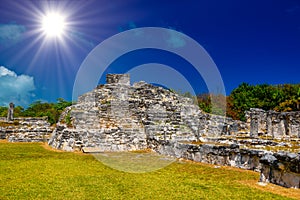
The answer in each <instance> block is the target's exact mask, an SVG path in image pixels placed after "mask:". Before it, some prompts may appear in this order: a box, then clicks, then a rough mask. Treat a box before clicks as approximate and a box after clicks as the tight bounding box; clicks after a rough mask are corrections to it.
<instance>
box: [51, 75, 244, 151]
mask: <svg viewBox="0 0 300 200" xmlns="http://www.w3.org/2000/svg"><path fill="white" fill-rule="evenodd" d="M67 110H68V112H65V113H64V115H63V116H64V117H66V116H69V117H70V118H71V123H69V125H68V124H66V122H65V121H66V120H64V117H61V120H60V123H58V128H57V129H56V131H54V133H53V137H52V139H51V141H50V142H49V144H51V145H52V146H53V147H55V148H59V149H65V150H75V149H81V148H84V147H95V148H98V150H99V151H121V150H135V149H144V148H147V139H155V140H157V141H197V140H198V139H199V137H201V136H203V135H206V136H209V137H215V136H219V135H222V134H224V135H228V134H233V131H237V132H238V131H240V130H242V129H243V127H245V126H243V123H242V122H238V121H234V120H232V119H229V118H225V117H222V116H216V115H210V114H206V113H203V112H201V111H200V110H199V108H198V106H197V105H195V104H194V103H193V100H192V99H189V98H185V97H182V96H180V95H178V94H176V93H174V92H171V91H169V90H166V89H164V88H162V87H157V86H153V85H150V84H147V83H145V82H139V83H135V84H133V85H132V86H130V80H129V75H127V74H126V75H122V74H117V75H116V74H114V75H111V74H109V75H107V83H106V84H104V85H99V86H98V87H97V88H96V89H94V90H93V91H91V92H88V93H86V94H84V95H82V96H80V97H79V99H78V102H77V104H75V105H73V106H71V107H69V108H67ZM65 132H67V133H78V134H75V135H76V136H78V137H75V138H74V134H71V136H70V135H68V134H66V133H65ZM70 141H71V142H70Z"/></svg>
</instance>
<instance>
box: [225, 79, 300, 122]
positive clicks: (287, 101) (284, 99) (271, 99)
mask: <svg viewBox="0 0 300 200" xmlns="http://www.w3.org/2000/svg"><path fill="white" fill-rule="evenodd" d="M250 108H261V109H264V110H275V111H299V110H300V84H294V85H292V84H284V85H267V84H262V85H249V84H247V83H242V84H241V85H239V86H238V87H237V88H236V89H234V90H233V91H232V92H231V94H230V95H229V97H228V98H227V115H228V116H229V117H232V118H234V119H240V120H245V114H244V112H245V111H246V110H249V109H250Z"/></svg>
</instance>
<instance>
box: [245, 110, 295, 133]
mask: <svg viewBox="0 0 300 200" xmlns="http://www.w3.org/2000/svg"><path fill="white" fill-rule="evenodd" d="M246 116H247V121H249V123H250V136H251V137H257V136H269V137H271V138H286V137H295V138H299V137H300V134H299V133H300V112H275V111H264V110H262V109H257V108H251V109H250V111H248V112H246Z"/></svg>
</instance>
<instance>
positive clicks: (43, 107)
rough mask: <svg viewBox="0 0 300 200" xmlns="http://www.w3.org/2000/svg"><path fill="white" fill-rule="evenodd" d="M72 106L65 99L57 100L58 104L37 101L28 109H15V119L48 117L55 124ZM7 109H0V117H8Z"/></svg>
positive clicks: (18, 107) (17, 107)
mask: <svg viewBox="0 0 300 200" xmlns="http://www.w3.org/2000/svg"><path fill="white" fill-rule="evenodd" d="M70 105H72V102H69V101H65V100H64V99H63V98H59V99H57V102H56V103H47V102H41V101H35V102H34V103H32V104H30V105H29V107H28V108H26V109H24V108H23V107H21V106H16V107H15V108H14V117H43V116H47V117H48V121H49V122H50V123H51V124H55V123H56V122H57V121H58V119H59V116H60V114H61V113H62V111H63V110H64V109H65V108H66V107H68V106H70ZM7 109H8V108H7V107H0V116H1V117H6V116H7Z"/></svg>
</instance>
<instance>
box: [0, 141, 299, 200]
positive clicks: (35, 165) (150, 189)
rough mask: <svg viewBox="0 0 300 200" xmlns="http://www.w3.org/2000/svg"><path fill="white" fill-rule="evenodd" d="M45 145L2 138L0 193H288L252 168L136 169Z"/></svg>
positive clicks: (246, 195)
mask: <svg viewBox="0 0 300 200" xmlns="http://www.w3.org/2000/svg"><path fill="white" fill-rule="evenodd" d="M43 146H44V145H43V144H37V143H22V144H21V143H6V142H0V159H1V162H0V199H288V198H286V197H283V196H280V195H276V194H274V193H272V191H271V192H268V190H269V191H270V188H269V189H268V188H262V187H260V186H257V185H256V184H255V182H256V181H257V180H258V176H259V175H258V174H257V173H254V172H251V171H241V170H237V169H236V170H235V169H232V168H231V169H229V168H223V167H222V168H219V169H215V168H214V167H213V166H210V165H204V164H195V163H192V162H176V163H173V164H171V165H169V166H168V167H166V168H164V169H161V170H158V171H155V172H151V173H140V174H133V173H125V172H120V171H116V170H114V169H111V168H109V167H107V166H105V165H103V164H102V163H101V162H99V161H97V160H96V159H95V158H94V157H93V156H91V155H83V154H76V153H66V152H57V151H50V150H47V149H45V148H43ZM271 187H272V188H274V187H275V188H276V187H277V186H274V185H273V186H271ZM278 188H279V190H282V191H283V192H279V193H280V194H284V193H286V194H289V195H292V196H294V197H295V198H297V197H299V196H300V195H299V191H298V190H292V189H284V188H281V187H278ZM262 190H264V191H262ZM279 190H278V189H275V192H277V193H278V191H279ZM297 195H299V196H297Z"/></svg>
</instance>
